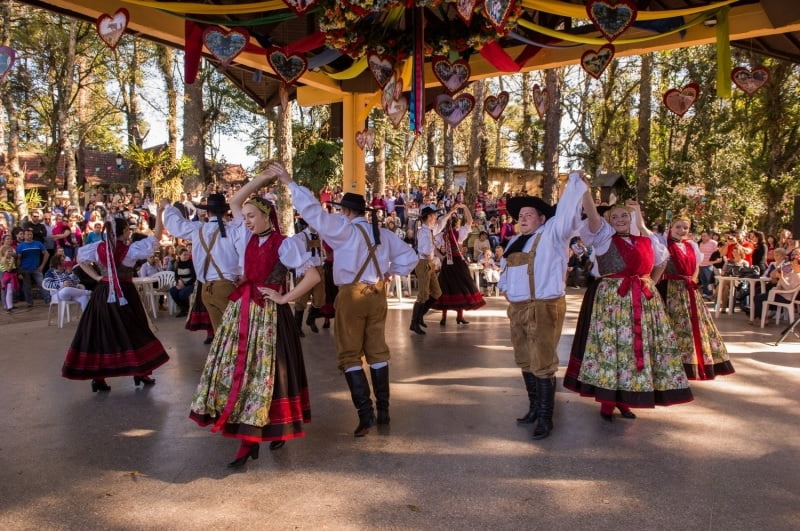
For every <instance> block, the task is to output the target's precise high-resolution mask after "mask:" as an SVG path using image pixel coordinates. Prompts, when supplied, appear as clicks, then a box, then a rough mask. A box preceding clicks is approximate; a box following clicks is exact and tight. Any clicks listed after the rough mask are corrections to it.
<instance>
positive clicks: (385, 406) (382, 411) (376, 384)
mask: <svg viewBox="0 0 800 531" xmlns="http://www.w3.org/2000/svg"><path fill="white" fill-rule="evenodd" d="M423 333H424V332H423ZM369 372H370V375H371V376H372V391H373V392H374V393H375V406H376V409H377V410H378V424H389V366H388V365H387V366H385V367H381V368H380V369H373V368H372V367H370V368H369Z"/></svg>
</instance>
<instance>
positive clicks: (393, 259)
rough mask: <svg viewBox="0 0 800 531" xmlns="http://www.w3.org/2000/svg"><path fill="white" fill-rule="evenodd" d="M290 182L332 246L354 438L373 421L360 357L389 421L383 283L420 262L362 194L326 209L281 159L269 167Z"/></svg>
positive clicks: (382, 417)
mask: <svg viewBox="0 0 800 531" xmlns="http://www.w3.org/2000/svg"><path fill="white" fill-rule="evenodd" d="M267 171H268V172H272V174H273V175H275V176H277V177H278V178H279V179H280V180H281V182H283V183H284V184H286V185H288V186H289V188H290V189H291V191H292V197H293V199H294V205H295V208H296V209H297V210H298V211H299V212H300V214H301V215H302V216H303V219H305V220H306V221H307V222H308V224H309V225H311V226H312V227H315V228H316V229H317V231H318V232H319V234H320V236H322V238H323V239H324V240H325V241H326V242H327V243H328V244H329V245H330V246H331V247H333V248H334V250H335V252H336V260H335V261H334V262H333V279H334V282H335V283H336V284H337V285H338V286H339V294H338V295H337V296H336V315H337V316H339V317H338V318H337V319H336V321H335V322H334V331H335V334H336V353H337V356H338V363H339V369H341V370H342V371H344V373H345V379H346V380H347V385H348V387H349V388H350V395H351V397H352V400H353V405H354V406H355V407H356V410H357V411H358V426H357V427H356V429H355V431H354V433H353V434H354V435H355V436H356V437H363V436H364V435H366V434H367V433H368V432H369V429H370V428H371V427H372V426H373V425H374V424H375V422H376V419H375V413H374V410H373V407H372V399H371V393H370V386H369V382H368V381H367V376H366V374H365V372H364V369H363V368H362V361H361V357H362V356H364V357H365V358H366V361H367V363H368V364H369V366H370V373H371V376H372V386H373V388H374V391H375V400H376V403H377V404H376V405H377V410H378V417H377V422H378V424H388V423H389V420H390V419H389V357H390V354H389V347H388V345H387V344H386V338H385V330H384V329H385V325H386V312H387V302H386V290H385V283H386V281H387V279H388V278H390V277H391V276H392V275H407V274H408V273H410V272H411V270H412V269H414V266H416V265H417V255H416V253H414V250H413V249H412V248H411V247H410V246H409V245H408V244H406V243H405V242H403V241H402V240H401V239H400V238H398V237H397V235H395V234H394V233H393V232H391V231H389V230H387V229H381V228H379V227H378V226H377V218H373V224H372V225H371V226H370V223H369V222H368V221H367V219H366V218H365V217H364V214H365V212H366V210H367V205H366V201H365V200H364V196H362V195H359V194H353V193H347V194H345V195H344V196H343V197H342V199H341V201H340V202H339V203H338V204H339V206H340V207H341V210H342V213H341V214H329V213H327V212H325V210H324V209H323V207H322V205H320V203H319V201H317V200H316V198H315V197H314V194H312V193H311V192H310V191H309V190H308V189H306V188H304V187H302V186H299V185H297V184H296V183H295V182H294V181H292V178H291V177H290V176H289V174H288V173H287V171H286V169H284V168H283V166H281V165H279V164H271V165H270V167H269V168H268V170H267Z"/></svg>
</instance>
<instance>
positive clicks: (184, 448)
mask: <svg viewBox="0 0 800 531" xmlns="http://www.w3.org/2000/svg"><path fill="white" fill-rule="evenodd" d="M580 296H581V293H580V292H579V291H577V290H573V291H571V292H570V296H569V313H568V318H567V322H566V324H565V327H564V335H563V338H562V343H561V345H560V354H561V361H562V371H561V372H560V373H559V377H560V376H561V375H562V373H563V366H564V365H565V364H566V359H567V352H568V349H569V344H570V342H571V340H572V333H573V327H574V322H575V319H576V317H577V310H578V306H579V304H580ZM505 306H506V305H505V303H504V302H503V301H501V300H500V299H499V298H490V299H489V304H487V306H485V307H484V308H483V309H482V310H479V311H475V312H470V313H469V314H468V318H469V319H470V321H471V324H469V325H466V326H464V325H462V326H456V325H455V322H454V321H455V319H454V318H452V317H454V315H453V316H451V322H450V323H448V326H447V327H445V328H440V326H439V325H438V323H437V321H438V314H432V315H429V317H428V319H427V321H428V324H429V326H428V331H429V332H428V334H427V335H426V336H424V337H421V336H416V335H414V334H412V333H410V332H409V331H408V329H407V328H408V320H409V318H410V308H411V304H410V301H408V300H406V301H404V302H403V303H397V302H390V311H389V318H388V325H387V329H388V331H389V334H388V335H389V342H390V345H391V347H392V352H393V359H392V365H391V380H392V393H393V394H392V399H393V401H392V411H391V414H392V424H391V427H390V428H389V429H385V430H373V431H372V432H371V433H370V434H369V435H368V436H367V437H365V438H363V439H354V438H353V436H352V430H353V428H354V427H355V424H356V416H355V412H354V410H353V406H352V404H351V402H350V399H349V394H348V392H347V389H346V385H345V381H344V378H343V377H342V376H341V375H339V373H338V372H337V370H336V363H335V356H334V352H333V344H332V335H331V333H330V332H329V331H324V330H323V331H321V333H320V334H318V335H315V334H312V333H310V332H308V331H307V337H306V339H304V340H303V341H304V347H305V360H306V367H307V371H308V375H309V381H310V386H311V400H312V416H313V423H312V424H310V425H309V426H308V430H307V436H306V437H305V438H302V439H298V440H296V441H291V442H289V443H288V444H287V445H286V447H284V448H283V449H282V450H279V451H277V452H269V450H268V449H267V448H266V446H262V452H261V458H260V459H259V460H258V461H250V462H248V464H247V467H246V469H245V470H244V471H241V472H231V471H230V470H229V469H227V468H226V467H225V464H226V463H227V462H228V461H230V460H231V458H232V456H233V454H234V452H235V449H236V447H237V442H236V441H233V440H230V439H225V438H223V437H220V436H218V435H212V434H210V433H209V431H208V430H207V429H201V428H199V427H198V426H196V425H195V424H194V423H193V422H191V421H190V420H189V419H188V418H187V415H188V405H189V402H190V400H191V395H192V392H193V391H194V388H195V386H196V384H197V380H198V377H199V374H200V370H201V368H202V366H203V363H204V361H205V355H206V352H207V347H206V346H204V345H203V344H202V341H203V338H204V334H203V333H202V332H193V333H190V332H186V331H184V330H183V327H182V325H183V322H182V320H179V319H175V318H172V317H169V316H164V317H163V318H160V319H159V320H158V321H157V322H156V324H157V326H158V332H157V335H158V336H159V338H160V339H161V340H162V341H163V342H164V345H165V346H166V347H167V350H168V351H169V354H170V356H171V357H172V359H171V361H170V362H169V363H168V364H167V365H165V366H164V367H162V368H161V369H160V370H159V371H157V373H156V375H155V376H156V377H157V379H158V383H157V385H156V386H155V387H153V388H149V389H137V388H135V387H134V386H133V381H132V379H130V378H122V379H111V380H109V383H110V385H111V386H112V388H113V389H112V391H111V392H110V393H108V394H101V393H98V394H92V393H91V392H90V389H89V383H88V382H75V381H69V380H65V379H63V378H61V377H60V368H61V363H62V361H63V358H64V354H65V351H66V348H67V345H68V343H69V341H70V339H71V337H72V334H73V333H74V330H75V323H74V322H73V323H71V324H68V325H66V327H65V328H64V329H61V330H59V329H57V328H56V327H55V326H50V327H48V326H47V323H46V308H45V307H44V306H42V303H41V302H38V303H37V306H36V307H35V308H34V309H33V310H30V311H27V312H26V311H18V312H16V313H15V314H13V315H12V316H7V315H3V316H2V320H0V337H2V347H0V375H2V376H0V401H2V403H3V404H5V406H4V407H3V410H4V411H3V414H2V417H0V418H2V425H3V427H4V429H3V430H2V431H0V529H212V528H213V529H298V528H299V529H317V528H329V529H364V528H395V529H455V528H458V529H488V528H491V529H615V530H616V529H637V530H640V529H714V530H735V529H800V456H798V447H800V422H798V420H800V418H799V417H800V407H799V406H800V403H799V400H798V392H797V391H798V383H800V348H798V343H797V338H795V337H791V338H790V339H789V341H787V342H785V343H783V344H781V345H780V346H779V347H774V346H770V345H768V344H767V343H766V341H769V342H771V343H774V340H775V336H776V334H777V332H778V328H777V327H775V326H774V325H773V326H772V327H771V328H769V329H765V331H763V332H762V331H761V330H760V329H757V328H754V327H751V326H748V325H747V323H746V320H745V318H744V316H742V315H741V314H735V315H733V316H721V317H720V319H719V323H720V327H721V329H722V330H723V332H724V335H725V338H726V340H727V342H728V346H729V349H730V350H731V352H732V357H733V360H734V364H735V367H736V370H737V373H736V374H735V375H733V376H730V377H726V378H720V379H718V380H717V381H713V382H699V383H696V384H694V385H693V391H694V395H695V401H694V402H692V403H690V404H687V405H682V406H673V407H670V408H659V409H655V410H639V411H637V413H638V414H639V418H638V419H637V420H635V421H626V420H622V419H620V418H619V417H617V418H615V420H614V422H613V423H611V424H608V423H606V422H604V421H602V420H601V419H600V416H599V415H598V406H597V405H596V404H595V403H594V402H593V401H591V400H589V399H582V398H580V397H578V396H577V395H576V394H574V393H572V392H569V391H566V390H564V389H563V388H562V387H561V385H560V378H559V388H558V392H557V395H556V416H555V431H554V432H553V434H552V435H551V437H550V438H548V439H545V440H543V441H538V442H536V441H532V440H531V439H530V428H529V427H521V426H518V425H517V424H516V423H515V422H514V417H516V416H518V415H520V414H521V413H523V412H524V411H525V409H526V407H527V403H526V401H527V398H526V395H525V393H524V390H523V383H522V379H521V377H520V375H519V372H518V370H517V369H515V368H514V367H513V361H512V353H511V347H510V342H509V340H508V337H507V328H508V321H507V319H506V317H505Z"/></svg>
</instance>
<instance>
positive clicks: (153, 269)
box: [139, 253, 164, 278]
mask: <svg viewBox="0 0 800 531" xmlns="http://www.w3.org/2000/svg"><path fill="white" fill-rule="evenodd" d="M163 270H164V269H163V268H162V267H161V259H160V258H159V256H158V254H157V253H154V254H151V255H150V256H148V257H147V261H146V262H145V263H143V264H142V267H140V268H139V276H140V277H142V278H145V277H152V276H153V275H155V274H156V273H159V272H161V271H163Z"/></svg>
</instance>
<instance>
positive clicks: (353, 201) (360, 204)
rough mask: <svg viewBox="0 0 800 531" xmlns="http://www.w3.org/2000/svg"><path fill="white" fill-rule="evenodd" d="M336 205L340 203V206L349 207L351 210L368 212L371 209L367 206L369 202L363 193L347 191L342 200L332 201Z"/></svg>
mask: <svg viewBox="0 0 800 531" xmlns="http://www.w3.org/2000/svg"><path fill="white" fill-rule="evenodd" d="M332 203H333V204H334V205H338V206H340V207H344V208H349V209H350V210H356V211H358V212H366V211H367V210H369V209H368V208H367V202H366V201H365V200H364V196H363V195H361V194H354V193H351V192H347V193H346V194H344V196H342V200H341V201H339V202H338V203H337V202H336V201H332Z"/></svg>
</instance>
